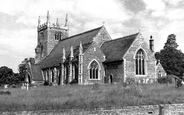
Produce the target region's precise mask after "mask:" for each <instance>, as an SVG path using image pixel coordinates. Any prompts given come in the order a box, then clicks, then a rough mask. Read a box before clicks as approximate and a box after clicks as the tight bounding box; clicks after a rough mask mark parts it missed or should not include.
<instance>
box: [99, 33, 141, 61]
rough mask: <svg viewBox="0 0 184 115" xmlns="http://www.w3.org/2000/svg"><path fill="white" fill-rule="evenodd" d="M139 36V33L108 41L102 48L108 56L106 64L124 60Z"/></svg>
mask: <svg viewBox="0 0 184 115" xmlns="http://www.w3.org/2000/svg"><path fill="white" fill-rule="evenodd" d="M138 34H139V33H136V34H132V35H129V36H125V37H122V38H118V39H113V40H110V41H106V42H105V43H104V44H103V45H102V47H101V49H102V51H103V52H104V54H105V56H106V60H105V62H113V61H119V60H122V58H123V56H124V54H125V53H126V52H127V50H128V49H129V47H130V46H131V44H132V43H133V41H134V40H135V39H136V37H137V35H138Z"/></svg>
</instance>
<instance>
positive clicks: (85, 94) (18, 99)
mask: <svg viewBox="0 0 184 115" xmlns="http://www.w3.org/2000/svg"><path fill="white" fill-rule="evenodd" d="M0 90H1V91H7V90H8V91H11V95H0V111H9V110H53V109H54V110H59V109H86V108H96V107H120V106H132V105H145V104H164V103H167V104H168V103H182V102H184V87H180V88H178V89H176V88H175V87H174V85H173V84H170V85H166V84H164V85H161V84H149V85H138V86H134V85H132V86H129V87H128V88H123V87H122V86H121V85H110V84H103V85H99V86H98V85H97V86H95V87H94V85H85V86H81V85H63V86H52V87H50V86H40V87H36V88H35V87H31V88H30V90H28V91H27V90H25V89H24V90H22V89H20V88H9V89H0Z"/></svg>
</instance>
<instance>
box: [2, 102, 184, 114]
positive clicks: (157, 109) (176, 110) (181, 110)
mask: <svg viewBox="0 0 184 115" xmlns="http://www.w3.org/2000/svg"><path fill="white" fill-rule="evenodd" d="M0 114H1V115H10V114H16V115H18V114H25V115H28V114H31V115H32V114H34V115H35V114H44V115H45V114H46V115H51V114H52V115H58V114H63V115H184V104H164V105H145V106H126V107H116V108H109V109H105V108H96V109H68V110H59V111H56V110H52V111H47V110H40V111H9V112H2V111H1V112H0Z"/></svg>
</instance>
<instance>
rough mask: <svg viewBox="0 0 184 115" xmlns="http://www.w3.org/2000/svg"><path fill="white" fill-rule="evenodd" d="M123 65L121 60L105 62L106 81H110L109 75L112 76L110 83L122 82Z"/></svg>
mask: <svg viewBox="0 0 184 115" xmlns="http://www.w3.org/2000/svg"><path fill="white" fill-rule="evenodd" d="M123 67H124V66H123V61H118V62H111V63H107V64H105V68H106V83H110V75H111V76H112V83H124V72H123Z"/></svg>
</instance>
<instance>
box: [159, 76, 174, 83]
mask: <svg viewBox="0 0 184 115" xmlns="http://www.w3.org/2000/svg"><path fill="white" fill-rule="evenodd" d="M158 83H161V84H164V83H172V78H171V77H169V76H163V77H159V78H158Z"/></svg>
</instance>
